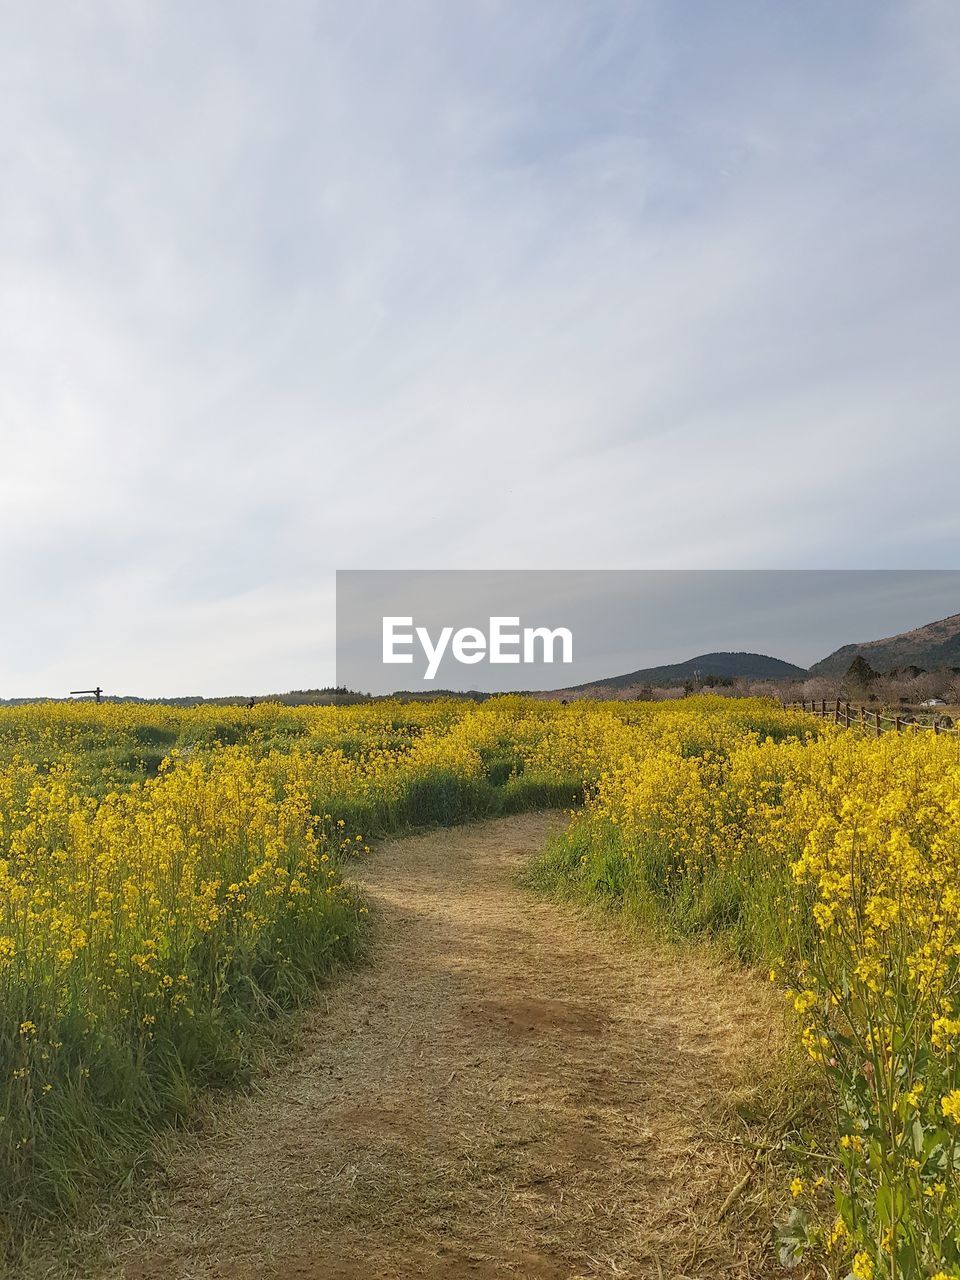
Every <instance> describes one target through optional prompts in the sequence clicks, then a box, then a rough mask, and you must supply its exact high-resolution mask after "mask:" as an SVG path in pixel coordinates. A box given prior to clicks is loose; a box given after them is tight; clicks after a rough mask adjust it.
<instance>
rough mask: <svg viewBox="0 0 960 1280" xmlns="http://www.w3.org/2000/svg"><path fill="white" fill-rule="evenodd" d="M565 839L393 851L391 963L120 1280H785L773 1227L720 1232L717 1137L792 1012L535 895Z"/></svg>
mask: <svg viewBox="0 0 960 1280" xmlns="http://www.w3.org/2000/svg"><path fill="white" fill-rule="evenodd" d="M556 821H557V819H556V818H555V817H550V816H546V815H539V814H535V815H526V816H522V817H513V818H505V819H501V820H497V821H494V822H488V823H483V824H479V825H476V826H470V827H461V828H457V829H454V830H447V831H439V832H435V833H431V834H429V835H423V836H417V837H414V838H410V839H404V840H394V841H391V842H388V843H385V844H383V845H381V846H380V847H379V849H378V850H376V851H375V853H374V854H373V855H372V856H371V858H370V860H369V861H368V862H367V863H366V864H364V866H363V868H362V881H363V884H364V886H365V888H366V891H367V893H368V895H369V898H370V901H371V909H372V910H373V911H374V912H375V914H376V916H377V917H378V920H377V926H378V927H377V930H376V943H375V949H374V953H373V956H372V958H371V961H370V963H369V964H368V965H366V966H364V967H363V968H362V969H360V970H358V971H357V972H355V973H354V974H351V975H350V976H348V977H346V978H345V979H344V980H343V981H341V982H339V983H338V984H337V985H336V986H335V987H334V988H333V989H332V991H331V993H330V995H329V999H328V1001H327V1003H326V1007H322V1008H320V1009H318V1010H316V1011H314V1012H313V1013H312V1014H310V1015H309V1016H308V1018H307V1022H306V1026H305V1029H304V1039H303V1048H302V1051H300V1052H298V1053H297V1054H296V1055H294V1056H293V1057H291V1058H290V1059H289V1060H288V1061H287V1062H286V1063H285V1064H283V1065H282V1066H280V1067H278V1068H277V1069H276V1070H275V1071H274V1072H273V1073H272V1074H271V1075H269V1076H268V1077H266V1078H265V1079H264V1080H262V1081H261V1082H260V1084H259V1086H258V1087H257V1088H256V1089H255V1090H254V1091H253V1092H251V1093H249V1094H247V1095H245V1096H243V1097H241V1098H237V1099H235V1100H234V1101H233V1102H232V1103H228V1104H225V1105H222V1106H218V1107H217V1108H215V1114H214V1119H213V1120H212V1122H211V1124H210V1125H209V1126H207V1127H206V1129H205V1131H204V1132H203V1134H202V1135H201V1136H200V1137H199V1138H197V1139H196V1140H194V1141H193V1142H192V1143H188V1144H182V1145H181V1146H180V1147H179V1149H178V1151H177V1153H176V1154H175V1156H174V1159H173V1162H172V1166H171V1168H170V1171H169V1176H168V1178H167V1180H166V1183H165V1188H164V1190H163V1193H162V1195H161V1196H160V1198H159V1201H158V1203H157V1207H156V1211H155V1214H154V1215H153V1216H152V1217H151V1219H150V1221H148V1222H144V1221H141V1223H140V1225H139V1226H138V1227H137V1228H136V1230H132V1231H129V1232H128V1233H127V1234H126V1235H125V1237H124V1238H123V1240H122V1241H121V1242H120V1243H119V1244H118V1245H117V1246H116V1247H115V1248H114V1249H113V1251H112V1252H113V1255H114V1258H115V1261H114V1263H113V1265H112V1266H110V1267H109V1268H108V1269H107V1270H106V1271H101V1272H100V1273H99V1274H100V1275H101V1277H102V1280H107V1277H109V1278H110V1280H254V1278H256V1280H388V1278H390V1280H394V1278H395V1280H407V1278H409V1277H428V1278H429V1280H461V1278H463V1280H495V1278H500V1277H511V1276H523V1277H530V1278H531V1280H575V1278H577V1277H596V1276H609V1277H648V1276H649V1277H666V1278H667V1280H680V1278H681V1277H697V1278H698V1280H700V1278H703V1277H724V1278H728V1277H729V1278H732V1277H757V1276H761V1275H768V1274H770V1264H769V1260H768V1258H769V1248H768V1246H767V1245H766V1243H765V1241H764V1240H763V1235H764V1233H765V1228H766V1224H765V1222H763V1221H759V1222H757V1221H754V1222H753V1223H750V1222H747V1223H744V1221H743V1218H742V1216H738V1215H737V1214H736V1213H733V1214H730V1215H728V1218H727V1219H726V1220H725V1221H724V1222H723V1223H720V1222H719V1221H718V1215H719V1210H720V1206H721V1205H722V1203H723V1201H724V1199H725V1197H726V1195H727V1193H728V1191H729V1190H730V1189H731V1187H733V1186H734V1185H735V1184H736V1183H737V1182H738V1180H739V1179H740V1178H741V1176H742V1174H743V1172H744V1168H745V1167H746V1166H745V1165H744V1164H742V1163H738V1162H739V1160H740V1159H741V1157H740V1155H739V1153H738V1152H737V1149H736V1148H735V1147H731V1146H730V1145H728V1144H725V1143H724V1142H723V1141H722V1140H720V1139H719V1138H716V1137H711V1136H709V1135H710V1134H712V1133H715V1131H716V1127H717V1117H718V1116H719V1115H720V1113H721V1111H722V1108H723V1105H724V1101H725V1099H726V1098H727V1096H728V1095H729V1093H730V1091H731V1090H732V1089H734V1088H736V1086H737V1085H738V1083H739V1082H740V1081H742V1079H743V1078H744V1076H745V1075H749V1074H750V1073H751V1072H752V1071H755V1070H756V1069H757V1065H758V1063H762V1062H763V1061H764V1060H766V1059H768V1058H769V1055H770V1053H771V1052H773V1049H772V1047H771V1046H772V1045H775V1042H776V1027H777V1019H776V1017H775V1016H774V1013H773V1010H772V1006H771V1001H770V998H769V997H768V995H767V993H766V992H765V991H764V990H763V988H762V986H761V984H759V983H753V982H752V981H751V980H750V979H749V978H746V977H744V976H743V975H739V974H737V973H736V972H733V971H727V970H724V969H723V968H722V967H718V966H716V965H713V964H710V963H707V962H705V961H704V960H703V958H702V957H701V958H700V959H699V960H698V959H697V956H696V954H695V953H691V954H688V955H680V954H677V953H674V952H670V951H660V950H657V949H646V948H639V947H636V948H628V947H625V946H624V942H623V939H622V938H617V937H616V936H614V935H613V934H612V933H611V932H610V931H609V930H608V929H605V928H603V927H601V926H599V925H597V924H595V923H591V921H590V920H589V919H584V918H583V917H581V916H578V915H576V914H575V913H573V912H572V911H570V910H567V909H565V908H563V907H560V906H558V905H556V904H553V903H550V902H546V901H542V900H539V899H537V898H535V897H534V896H532V895H530V894H527V893H525V892H524V891H522V890H520V889H518V888H517V887H516V885H515V880H514V877H515V872H516V870H517V868H518V867H519V866H520V865H521V864H522V863H523V862H524V861H525V860H526V859H528V858H529V857H530V856H531V855H532V854H534V853H535V852H537V851H538V849H539V848H540V847H541V846H542V844H543V841H544V840H545V838H546V836H547V833H548V830H549V828H550V826H551V823H556ZM757 1216H758V1218H759V1219H762V1218H763V1214H762V1213H761V1214H759V1215H757Z"/></svg>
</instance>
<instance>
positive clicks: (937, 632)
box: [810, 613, 960, 676]
mask: <svg viewBox="0 0 960 1280" xmlns="http://www.w3.org/2000/svg"><path fill="white" fill-rule="evenodd" d="M858 655H859V656H860V657H862V658H863V659H864V661H865V662H869V664H870V666H871V667H873V669H874V671H881V672H884V671H892V670H893V669H894V668H897V667H899V668H902V667H910V666H912V667H922V668H923V670H924V671H937V670H938V669H939V668H940V667H960V613H955V614H954V615H953V616H952V617H950V618H941V619H940V620H939V621H938V622H928V623H927V624H926V626H924V627H916V628H915V629H914V630H913V631H901V632H900V634H899V635H896V636H887V637H886V638H885V639H883V640H865V641H863V642H862V643H860V644H845V645H843V646H842V648H840V649H836V650H834V652H833V653H831V654H828V655H827V657H826V658H822V659H821V660H820V661H819V662H815V663H814V664H813V666H812V667H811V668H810V674H811V675H816V676H842V675H845V674H846V672H847V670H848V668H849V666H850V663H851V662H852V661H853V660H854V658H856V657H857V656H858Z"/></svg>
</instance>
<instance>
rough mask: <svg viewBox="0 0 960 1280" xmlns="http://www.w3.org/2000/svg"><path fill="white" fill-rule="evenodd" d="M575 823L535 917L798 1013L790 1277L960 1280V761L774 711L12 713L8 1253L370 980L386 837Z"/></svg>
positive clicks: (130, 709)
mask: <svg viewBox="0 0 960 1280" xmlns="http://www.w3.org/2000/svg"><path fill="white" fill-rule="evenodd" d="M548 806H550V807H563V808H567V809H570V810H571V819H570V823H569V826H568V829H567V830H566V831H565V833H563V834H562V835H561V836H559V837H557V838H556V839H555V840H554V841H553V842H552V844H551V846H550V847H549V849H548V850H547V851H546V853H545V854H544V856H543V858H542V859H541V860H540V862H539V864H538V866H537V867H536V869H535V872H534V875H535V878H536V881H537V883H539V884H540V885H541V887H543V888H545V889H547V890H549V891H552V892H558V893H562V894H565V895H569V896H572V897H575V898H577V899H580V900H583V901H592V902H599V903H603V904H606V905H608V906H609V907H611V908H612V909H616V910H618V911H622V912H625V913H627V914H629V915H632V916H634V917H636V918H637V919H638V920H640V921H642V922H644V923H645V924H647V925H650V926H651V927H656V928H657V929H659V930H666V931H668V932H669V933H671V934H673V935H677V936H680V935H697V934H709V935H715V936H718V937H721V938H722V939H724V940H725V942H726V944H727V945H728V946H729V947H730V948H731V949H732V950H733V951H734V952H735V953H736V955H737V956H739V958H740V959H741V960H742V961H743V963H745V964H748V965H751V966H755V967H761V966H762V968H763V969H764V971H767V970H769V971H770V974H771V978H772V980H773V981H775V982H776V983H778V984H780V985H781V986H782V987H783V988H784V990H785V993H786V994H787V996H788V998H789V1001H790V1009H791V1016H792V1017H793V1018H795V1021H796V1035H797V1037H798V1041H799V1042H801V1043H802V1045H803V1047H804V1050H805V1053H806V1058H807V1061H808V1071H809V1072H810V1073H811V1075H812V1076H813V1077H814V1079H815V1080H816V1081H817V1082H818V1085H819V1089H820V1095H819V1096H820V1098H821V1100H822V1109H821V1115H820V1116H819V1118H818V1122H817V1123H816V1124H814V1125H813V1127H812V1131H811V1136H810V1137H809V1139H808V1140H809V1143H810V1146H811V1148H812V1149H811V1151H810V1153H809V1157H808V1158H803V1157H798V1159H799V1160H800V1163H799V1165H798V1166H797V1167H796V1168H795V1169H794V1170H793V1172H792V1174H791V1176H792V1187H791V1191H792V1195H793V1202H794V1207H793V1212H792V1213H791V1214H790V1217H789V1221H787V1222H786V1223H785V1224H784V1225H783V1226H782V1228H781V1231H780V1242H779V1245H780V1249H781V1251H782V1254H783V1257H784V1259H785V1260H789V1261H795V1260H800V1259H803V1260H806V1261H808V1262H810V1263H812V1264H813V1265H815V1266H816V1267H818V1268H819V1269H820V1270H821V1271H822V1273H824V1274H827V1275H833V1276H838V1277H845V1276H850V1275H852V1276H854V1277H856V1278H857V1280H866V1278H869V1277H888V1278H890V1280H894V1278H907V1277H913V1276H917V1277H920V1276H923V1277H939V1280H944V1277H951V1276H952V1277H956V1276H960V1141H958V1139H960V1066H958V1060H957V1051H958V1048H960V744H958V743H957V742H956V741H954V740H953V739H944V738H934V737H931V736H917V737H914V738H911V737H906V738H904V737H894V736H890V737H884V738H880V739H872V738H867V737H862V736H860V735H859V734H858V733H857V732H856V731H846V730H841V729H837V728H834V727H833V726H831V725H828V724H825V723H823V722H821V721H818V720H816V719H814V718H813V717H810V716H806V715H804V714H803V713H800V712H796V711H788V710H783V709H782V708H780V707H779V706H778V705H776V704H774V703H772V702H766V701H763V700H759V699H722V698H688V699H684V700H682V701H680V702H671V703H661V704H650V703H630V704H625V703H604V704H598V703H573V704H571V705H569V706H565V705H561V704H557V703H548V702H538V701H534V700H529V699H522V698H516V697H504V698H496V699H491V700H490V701H488V702H486V703H484V704H480V705H478V704H474V703H472V702H460V701H455V700H442V701H436V702H431V703H424V704H401V703H397V702H377V703H367V704H361V705H358V706H356V707H350V708H326V707H316V708H284V707H280V706H275V705H270V704H264V705H261V706H258V707H255V708H253V709H251V710H247V709H246V708H237V709H233V708H222V707H217V708H206V707H201V708H194V709H189V710H179V709H173V708H168V707H162V706H152V705H131V704H122V705H121V704H118V705H104V706H93V705H90V704H42V705H36V706H27V707H21V708H12V709H4V710H0V1214H2V1220H3V1223H4V1226H5V1230H6V1232H7V1235H8V1238H9V1239H11V1240H12V1239H15V1238H16V1236H17V1234H18V1232H22V1230H23V1229H24V1225H25V1224H26V1223H27V1222H30V1221H34V1220H36V1218H37V1216H38V1215H39V1216H44V1215H46V1216H51V1215H54V1214H57V1213H60V1212H63V1211H65V1210H66V1211H69V1210H71V1209H72V1208H74V1207H75V1206H76V1205H77V1204H79V1203H82V1201H83V1199H84V1197H86V1196H87V1195H89V1194H90V1193H91V1192H93V1191H96V1190H98V1189H102V1188H103V1187H109V1186H116V1185H119V1184H121V1183H123V1182H124V1181H126V1180H128V1179H129V1178H130V1177H131V1175H132V1174H134V1173H136V1171H137V1169H138V1168H139V1166H140V1165H141V1164H142V1162H143V1161H144V1159H145V1156H146V1153H147V1152H148V1150H149V1142H150V1137H151V1135H152V1134H153V1133H154V1132H155V1131H156V1130H157V1128H158V1127H160V1126H162V1125H165V1124H175V1123H178V1122H182V1121H183V1120H185V1119H186V1118H188V1117H189V1116H190V1115H191V1113H192V1111H193V1110H194V1107H195V1104H196V1098H197V1094H198V1091H199V1090H201V1089H203V1088H204V1087H209V1086H210V1085H217V1084H225V1083H232V1082H235V1081H238V1080H239V1081H242V1080H243V1079H244V1078H245V1076H246V1075H247V1074H248V1073H249V1071H250V1069H251V1065H252V1063H253V1062H254V1061H255V1059H256V1055H257V1053H258V1052H260V1051H261V1050H262V1048H263V1046H264V1044H265V1043H268V1041H266V1039H265V1037H266V1036H267V1034H268V1028H269V1027H270V1025H271V1022H272V1021H273V1019H274V1015H275V1014H276V1013H278V1012H279V1011H281V1010H283V1009H287V1008H291V1007H294V1006H296V1005H297V1004H298V1003H300V1002H302V1001H303V1000H304V999H306V998H308V997H309V995H310V993H311V992H312V991H313V990H314V989H315V986H316V984H317V982H319V981H323V980H325V979H327V978H329V977H330V976H331V975H332V974H334V973H335V972H336V970H337V969H338V968H339V967H341V966H343V965H346V964H349V963H351V962H353V961H354V960H356V959H357V958H358V957H359V956H361V955H362V951H363V947H364V942H365V938H366V936H367V932H368V929H369V927H370V926H369V916H368V915H367V913H366V908H365V906H364V904H363V902H362V900H361V899H360V898H359V897H358V895H357V893H356V891H355V890H354V889H352V888H351V886H350V866H351V862H352V860H354V859H356V858H362V857H364V856H365V855H366V851H367V850H368V848H369V841H370V840H371V839H373V838H375V837H377V836H380V835H384V834H388V833H393V832H402V831H405V830H409V829H412V828H415V827H418V826H425V825H437V824H444V825H447V824H453V823H457V822H462V821H467V820H470V819H473V818H479V817H483V816H487V815H493V814H497V813H504V812H516V811H519V810H522V809H527V808H542V807H548ZM574 927H576V924H575V922H574V921H573V920H571V928H574Z"/></svg>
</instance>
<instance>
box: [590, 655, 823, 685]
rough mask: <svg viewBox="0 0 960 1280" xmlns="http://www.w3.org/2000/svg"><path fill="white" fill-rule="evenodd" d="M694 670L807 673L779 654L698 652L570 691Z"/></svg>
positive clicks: (669, 679) (740, 674)
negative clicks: (769, 655) (775, 656)
mask: <svg viewBox="0 0 960 1280" xmlns="http://www.w3.org/2000/svg"><path fill="white" fill-rule="evenodd" d="M697 673H699V677H700V679H701V680H705V679H707V677H714V678H717V679H729V680H785V679H798V680H802V679H803V678H804V677H805V676H806V674H807V673H806V671H805V670H804V669H803V667H797V666H794V664H793V663H792V662H784V661H783V659H782V658H770V657H768V656H767V655H766V654H764V653H702V654H700V656H699V657H697V658H688V659H687V660H686V661H685V662H671V663H667V664H666V665H665V666H662V667H643V668H641V669H640V670H639V671H629V672H627V674H626V675H622V676H610V677H609V679H606V680H591V681H589V683H587V684H582V685H577V686H576V687H575V689H574V690H571V692H581V691H583V690H593V689H599V688H611V689H625V688H629V687H632V686H633V685H641V686H642V685H658V684H670V683H673V682H678V681H683V680H692V679H694V678H695V676H696V675H697Z"/></svg>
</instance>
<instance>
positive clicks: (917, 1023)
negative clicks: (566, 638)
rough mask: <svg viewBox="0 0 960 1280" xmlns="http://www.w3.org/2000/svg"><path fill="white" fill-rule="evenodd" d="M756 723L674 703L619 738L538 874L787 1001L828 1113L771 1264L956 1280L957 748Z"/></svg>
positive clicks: (959, 1219) (959, 1057)
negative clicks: (700, 939)
mask: <svg viewBox="0 0 960 1280" xmlns="http://www.w3.org/2000/svg"><path fill="white" fill-rule="evenodd" d="M752 714H754V715H755V714H756V713H755V712H753V713H751V711H750V710H749V704H745V703H741V704H739V705H737V704H730V703H726V704H722V703H720V702H719V701H718V700H712V701H711V700H706V699H690V700H685V701H684V702H683V703H680V704H672V705H670V706H669V707H663V709H662V710H661V709H659V708H658V711H657V714H656V715H654V717H653V718H652V719H651V720H649V721H647V722H640V723H639V724H637V725H636V726H635V727H634V728H632V729H631V730H630V731H627V730H626V726H624V728H623V730H622V732H624V733H625V740H624V741H623V742H622V743H618V744H617V746H616V749H615V752H614V753H613V754H611V755H610V757H609V758H608V759H607V761H606V762H605V764H604V765H603V766H602V767H601V770H600V773H599V777H598V779H597V781H596V782H595V783H594V785H593V786H592V789H591V792H590V795H589V798H588V802H587V804H586V805H585V807H584V809H583V810H582V812H581V814H580V815H579V816H578V817H576V818H575V819H574V821H573V823H572V825H571V827H570V828H569V830H568V831H567V832H566V834H565V835H563V836H562V837H561V838H560V839H558V840H557V841H556V842H555V843H554V845H553V846H552V848H551V849H550V850H549V851H548V853H547V855H546V856H545V858H544V859H543V860H542V862H541V865H540V866H539V867H538V868H537V878H538V880H539V882H540V883H541V884H542V885H546V886H548V887H552V888H555V889H559V890H561V891H563V892H566V893H569V894H572V895H574V896H576V897H579V898H581V899H594V900H600V901H603V902H606V903H608V904H610V905H611V906H614V907H616V908H618V909H622V910H624V911H626V912H627V913H629V914H632V915H634V916H636V917H637V918H639V919H641V920H645V921H647V922H651V923H655V924H657V925H659V926H660V927H663V926H664V925H665V926H666V927H667V928H668V929H669V930H670V931H671V932H672V933H673V934H674V935H693V934H703V933H712V934H718V935H722V936H723V937H724V938H726V939H727V940H728V941H729V943H730V944H731V945H732V947H733V948H735V950H736V953H737V954H738V955H739V957H740V958H741V959H742V960H743V961H744V962H746V963H747V964H750V965H753V966H757V967H760V966H762V967H763V969H764V970H766V969H768V968H769V970H770V976H771V979H772V980H774V981H777V982H779V983H782V984H783V985H784V986H785V987H786V988H787V992H788V998H789V999H790V1001H791V1004H792V1006H793V1009H794V1010H795V1013H796V1018H797V1034H798V1036H800V1037H801V1038H802V1042H803V1045H804V1047H805V1050H806V1054H807V1056H808V1059H809V1063H810V1069H811V1071H813V1072H814V1073H815V1074H816V1075H817V1076H818V1077H819V1078H820V1081H821V1084H822V1096H823V1097H824V1098H825V1099H826V1100H827V1101H828V1107H829V1112H828V1115H826V1116H824V1117H823V1118H822V1119H823V1122H822V1124H819V1125H817V1126H815V1133H816V1138H813V1137H810V1136H809V1135H808V1136H807V1143H808V1145H809V1148H810V1149H809V1150H808V1151H807V1152H806V1153H805V1156H806V1158H805V1168H804V1169H802V1170H801V1171H799V1172H798V1174H797V1176H796V1177H795V1178H794V1179H793V1183H792V1188H791V1190H792V1193H793V1197H794V1209H793V1212H792V1213H791V1214H790V1218H789V1221H788V1222H787V1223H785V1224H784V1225H783V1227H782V1228H781V1230H780V1232H779V1246H780V1252H781V1257H782V1259H783V1261H784V1262H785V1263H787V1264H793V1263H796V1262H799V1261H800V1260H801V1259H805V1260H806V1261H808V1262H814V1263H815V1264H816V1265H818V1267H819V1268H822V1270H823V1273H824V1274H827V1275H830V1276H838V1277H849V1276H853V1277H855V1280H870V1278H871V1277H878V1278H879V1277H884V1278H885V1280H914V1277H936V1278H937V1280H947V1278H948V1277H957V1276H960V742H958V741H957V739H955V738H950V739H947V738H944V737H939V738H938V737H934V736H933V735H931V734H918V735H916V736H906V737H900V736H897V735H892V734H891V735H887V736H884V737H881V738H879V739H875V738H873V737H867V736H865V735H861V734H860V733H858V732H856V731H850V730H845V729H836V728H834V727H833V726H832V725H823V724H822V723H821V724H820V725H819V727H815V726H814V725H813V724H811V723H805V722H804V721H803V718H802V717H800V718H798V717H797V714H796V713H794V712H776V713H774V712H771V713H770V714H769V716H768V718H767V721H766V723H765V724H763V723H761V722H760V721H761V717H759V716H758V717H757V718H756V720H755V721H754V724H753V726H751V723H750V721H751V715H752ZM771 730H772V731H771Z"/></svg>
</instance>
